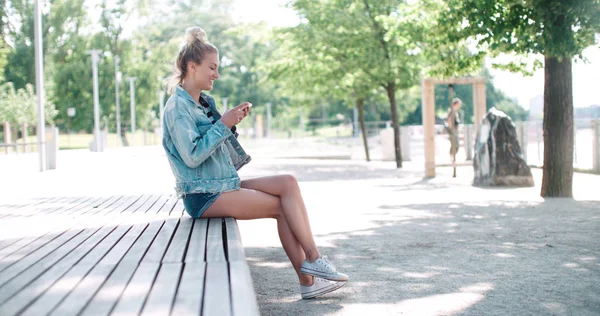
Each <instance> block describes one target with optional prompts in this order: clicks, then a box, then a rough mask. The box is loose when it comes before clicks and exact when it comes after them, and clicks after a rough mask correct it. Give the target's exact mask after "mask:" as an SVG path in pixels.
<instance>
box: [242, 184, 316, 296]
mask: <svg viewBox="0 0 600 316" xmlns="http://www.w3.org/2000/svg"><path fill="white" fill-rule="evenodd" d="M242 187H243V188H248V189H254V190H257V191H261V192H265V193H268V194H271V195H275V196H278V197H279V198H280V200H281V204H282V206H283V209H282V210H283V211H284V214H283V216H282V220H278V221H277V230H278V232H279V239H280V240H281V244H282V245H283V249H284V250H285V252H286V254H287V255H288V257H289V258H290V261H291V262H292V265H293V266H294V269H295V270H296V274H298V278H299V279H300V283H301V284H304V285H308V284H312V276H309V275H306V274H303V273H301V272H300V268H301V267H302V262H304V260H305V259H306V258H307V257H308V259H309V260H310V261H314V260H316V259H317V258H319V257H320V256H321V254H320V253H319V250H318V248H317V246H316V244H315V240H314V238H313V235H312V231H311V229H310V222H309V220H308V214H307V213H306V207H305V205H304V200H303V199H302V195H301V193H300V188H299V187H298V182H297V181H296V179H295V178H294V177H293V176H286V175H281V176H270V177H262V178H255V179H250V180H245V181H242ZM288 214H289V215H288ZM292 215H293V216H292ZM290 217H291V218H293V220H290ZM297 232H298V233H297ZM299 235H300V236H302V238H303V239H304V242H305V244H302V243H301V242H300V241H299V239H298V236H299ZM307 249H308V251H307ZM309 253H311V255H309Z"/></svg>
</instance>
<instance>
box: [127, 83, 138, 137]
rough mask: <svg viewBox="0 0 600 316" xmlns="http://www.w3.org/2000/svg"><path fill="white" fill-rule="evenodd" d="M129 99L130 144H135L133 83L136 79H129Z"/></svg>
mask: <svg viewBox="0 0 600 316" xmlns="http://www.w3.org/2000/svg"><path fill="white" fill-rule="evenodd" d="M127 79H129V98H130V107H131V144H132V145H134V144H135V89H134V86H133V83H134V82H135V80H136V79H137V77H129V78H127Z"/></svg>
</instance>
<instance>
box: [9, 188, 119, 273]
mask: <svg viewBox="0 0 600 316" xmlns="http://www.w3.org/2000/svg"><path fill="white" fill-rule="evenodd" d="M117 200H119V198H118V197H114V198H109V199H106V200H104V201H103V202H102V203H101V204H100V205H101V207H102V208H104V207H106V208H110V207H113V205H114V203H115V202H116V201H117ZM121 201H122V200H121ZM69 226H70V225H69ZM76 234H77V230H71V231H68V230H67V231H63V232H60V233H56V234H45V235H44V236H43V237H42V238H40V239H38V240H36V242H35V243H30V244H28V245H26V246H24V247H22V248H20V249H19V250H18V251H16V252H13V253H11V255H10V256H9V257H5V258H2V259H0V284H2V283H3V281H2V274H4V270H5V269H7V268H9V267H11V266H12V265H13V264H15V263H16V262H17V261H19V260H21V259H22V258H25V257H28V256H29V255H30V254H31V255H33V256H34V257H39V258H38V259H40V258H42V257H43V256H45V254H47V253H49V252H51V251H52V250H54V249H56V248H57V247H58V245H60V244H62V243H64V242H66V241H68V240H69V239H70V238H72V237H73V236H74V235H76ZM44 252H46V253H44ZM40 256H41V257H40Z"/></svg>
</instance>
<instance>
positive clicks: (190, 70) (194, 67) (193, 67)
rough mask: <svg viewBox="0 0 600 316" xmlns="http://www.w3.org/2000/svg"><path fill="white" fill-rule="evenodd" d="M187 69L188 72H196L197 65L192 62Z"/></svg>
mask: <svg viewBox="0 0 600 316" xmlns="http://www.w3.org/2000/svg"><path fill="white" fill-rule="evenodd" d="M187 67H188V72H196V63H194V62H193V61H190V62H189V63H188V66H187Z"/></svg>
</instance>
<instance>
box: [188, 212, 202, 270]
mask: <svg viewBox="0 0 600 316" xmlns="http://www.w3.org/2000/svg"><path fill="white" fill-rule="evenodd" d="M207 230H208V219H206V218H199V219H196V220H194V228H193V230H192V235H191V236H190V242H189V246H188V250H187V253H186V255H185V262H204V257H205V252H206V233H207Z"/></svg>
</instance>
